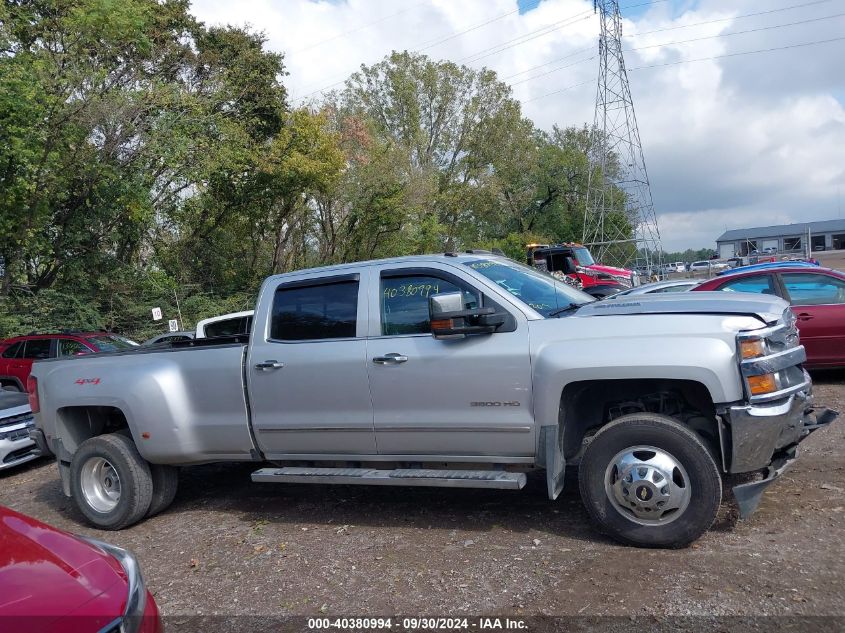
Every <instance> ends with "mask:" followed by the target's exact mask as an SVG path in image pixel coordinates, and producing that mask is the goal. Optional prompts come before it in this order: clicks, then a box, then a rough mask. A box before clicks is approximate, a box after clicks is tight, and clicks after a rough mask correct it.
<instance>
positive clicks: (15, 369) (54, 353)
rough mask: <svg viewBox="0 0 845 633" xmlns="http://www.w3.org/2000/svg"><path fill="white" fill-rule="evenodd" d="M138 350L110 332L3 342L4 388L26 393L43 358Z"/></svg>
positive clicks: (0, 377)
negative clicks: (36, 366)
mask: <svg viewBox="0 0 845 633" xmlns="http://www.w3.org/2000/svg"><path fill="white" fill-rule="evenodd" d="M133 347H135V346H134V345H133V344H132V343H131V342H129V340H128V339H125V338H123V337H122V336H117V335H115V334H111V333H109V332H67V333H62V334H52V333H51V334H46V333H45V334H28V335H27V336H16V337H15V338H10V339H6V340H5V341H0V388H5V389H11V390H13V391H15V390H17V391H26V379H27V378H28V377H29V372H30V370H31V369H32V363H33V362H35V361H36V360H41V359H43V358H58V357H59V356H81V355H83V354H93V353H95V352H119V351H121V350H126V349H132V348H133Z"/></svg>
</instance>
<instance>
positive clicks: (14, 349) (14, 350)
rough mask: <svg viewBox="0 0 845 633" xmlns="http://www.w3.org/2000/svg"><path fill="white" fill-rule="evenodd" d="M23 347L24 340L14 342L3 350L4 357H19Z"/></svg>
mask: <svg viewBox="0 0 845 633" xmlns="http://www.w3.org/2000/svg"><path fill="white" fill-rule="evenodd" d="M22 349H23V341H18V342H17V343H12V344H11V345H10V346H9V347H7V348H6V349H5V350H3V358H17V357H18V356H20V352H21V350H22Z"/></svg>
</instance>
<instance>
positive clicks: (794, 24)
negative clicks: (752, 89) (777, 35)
mask: <svg viewBox="0 0 845 633" xmlns="http://www.w3.org/2000/svg"><path fill="white" fill-rule="evenodd" d="M843 15H845V13H835V14H833V15H826V16H824V17H820V18H811V19H809V20H800V21H798V22H788V23H786V24H774V25H772V26H761V27H758V28H756V29H746V30H744V31H732V32H730V33H719V34H718V35H707V36H705V37H694V38H692V39H689V40H679V41H676V42H664V43H662V44H650V45H648V46H638V47H636V48H629V49H628V50H629V51H641V50H643V49H646V48H657V47H662V46H672V45H674V44H687V43H689V42H700V41H702V40H712V39H715V38H718V37H728V36H731V35H744V34H745V33H756V32H758V31H770V30H772V29H782V28H784V27H786V26H797V25H799V24H809V23H810V22H820V21H822V20H830V19H832V18H839V17H842V16H843Z"/></svg>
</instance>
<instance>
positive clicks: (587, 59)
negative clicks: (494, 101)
mask: <svg viewBox="0 0 845 633" xmlns="http://www.w3.org/2000/svg"><path fill="white" fill-rule="evenodd" d="M843 15H845V13H836V14H833V15H827V16H823V17H819V18H811V19H808V20H800V21H797V22H789V23H786V24H776V25H773V26H764V27H758V28H754V29H746V30H744V31H733V32H731V33H720V34H718V35H708V36H705V37H696V38H692V39H688V40H677V41H674V42H664V43H661V44H651V45H649V46H638V47H636V48H631V49H627V50H628V51H639V50H643V49H647V48H655V47H663V46H672V45H675V44H687V43H689V42H698V41H702V40H709V39H717V38H720V37H728V36H731V35H742V34H745V33H755V32H758V31H767V30H771V29H779V28H783V27H787V26H797V25H801V24H808V23H811V22H820V21H823V20H830V19H833V18H838V17H842V16H843ZM588 50H592V47H590V48H586V49H581V50H579V51H575V52H574V53H570V54H569V55H566V56H565V57H562V58H559V59H556V60H554V61H550V62H546V63H544V64H539V65H537V66H534V67H533V68H530V69H528V70H524V71H522V72H519V73H516V74H514V75H509V76H508V77H503V78H502V79H503V80H506V79H510V78H511V77H516V76H518V75H522V74H525V73H526V72H529V71H531V70H536V69H538V68H543V67H544V66H548V65H549V64H553V63H555V62H556V61H562V60H564V59H568V58H570V57H574V56H575V55H577V54H578V53H581V52H585V51H588ZM595 58H596V56H595V55H593V56H591V57H588V58H586V59H582V60H579V61H577V62H573V63H571V64H566V65H564V66H558V67H557V68H553V69H551V70H549V71H547V72H544V73H540V74H538V75H533V76H532V77H528V78H526V79H522V80H520V81H516V82H513V83H512V84H511V86H518V85H519V84H522V83H525V82H527V81H531V80H533V79H539V78H540V77H545V76H546V75H550V74H552V73H555V72H557V71H559V70H564V69H566V68H572V67H573V66H577V65H578V64H583V63H586V62H589V61H592V60H594V59H595Z"/></svg>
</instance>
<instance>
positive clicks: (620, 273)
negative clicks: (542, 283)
mask: <svg viewBox="0 0 845 633" xmlns="http://www.w3.org/2000/svg"><path fill="white" fill-rule="evenodd" d="M528 265H529V266H533V267H534V268H537V269H539V270H542V271H544V272H548V273H551V274H552V275H554V276H555V277H561V278H563V277H565V279H564V281H567V282H568V283H571V284H572V285H574V286H576V287H578V288H580V289H582V290H583V291H584V292H586V293H587V294H590V295H592V296H594V297H596V298H599V299H600V298H603V297H609V296H610V295H613V294H616V293H617V292H620V291H622V290H626V289H628V288H632V287H633V286H637V285H639V276H638V275H637V274H636V273H635V272H633V271H631V270H628V269H627V268H615V267H613V266H605V265H603V264H597V263H596V261H595V260H594V259H593V255H592V253H590V250H589V249H588V248H587V247H586V246H584V245H583V244H574V243H567V244H553V245H548V244H529V245H528Z"/></svg>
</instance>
